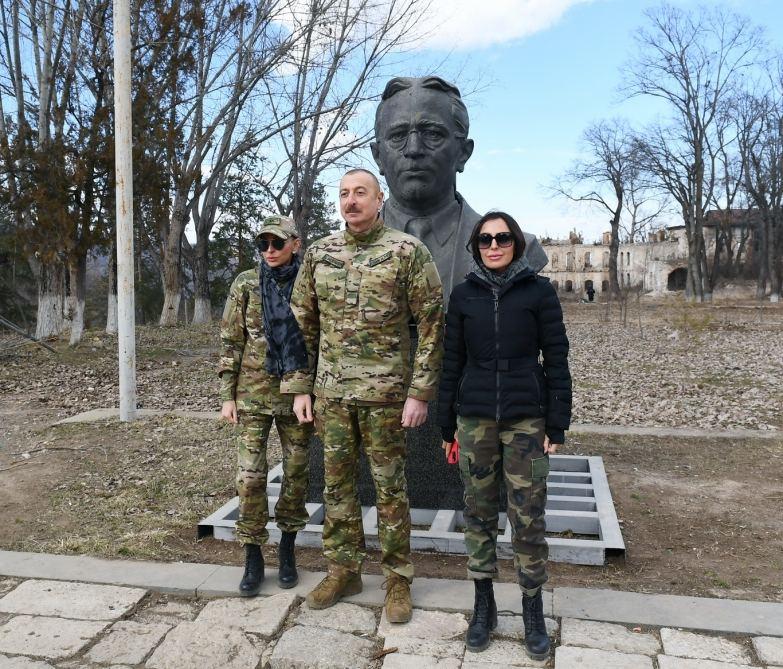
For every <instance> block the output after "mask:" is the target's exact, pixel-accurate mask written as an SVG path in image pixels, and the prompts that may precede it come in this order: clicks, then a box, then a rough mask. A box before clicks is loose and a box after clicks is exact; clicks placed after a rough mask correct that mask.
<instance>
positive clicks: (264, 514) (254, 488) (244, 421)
mask: <svg viewBox="0 0 783 669" xmlns="http://www.w3.org/2000/svg"><path fill="white" fill-rule="evenodd" d="M272 422H274V423H275V424H276V425H277V431H278V433H279V434H280V443H281V445H282V447H283V483H282V485H281V487H280V498H279V499H278V500H277V506H276V507H275V520H276V521H277V526H278V527H279V528H280V529H281V530H283V531H284V532H297V531H298V530H301V529H302V528H303V527H304V526H305V525H306V523H307V520H308V517H309V516H308V514H307V510H306V509H305V498H306V496H307V486H308V484H309V473H310V472H309V464H310V461H309V450H308V442H309V441H310V435H311V434H312V432H313V429H312V426H311V425H309V424H307V425H300V424H299V421H298V420H297V419H296V416H293V415H290V416H287V415H286V416H279V415H278V416H267V415H264V414H244V413H240V415H239V425H238V426H237V453H238V464H239V471H238V473H237V480H236V485H237V494H238V495H239V518H238V519H237V523H236V533H237V539H238V540H239V541H240V542H241V543H243V544H265V543H266V542H267V540H268V539H269V533H268V532H267V529H266V524H267V522H268V520H269V504H268V502H267V496H266V478H267V471H268V466H267V462H266V444H267V440H268V439H269V430H270V429H271V427H272Z"/></svg>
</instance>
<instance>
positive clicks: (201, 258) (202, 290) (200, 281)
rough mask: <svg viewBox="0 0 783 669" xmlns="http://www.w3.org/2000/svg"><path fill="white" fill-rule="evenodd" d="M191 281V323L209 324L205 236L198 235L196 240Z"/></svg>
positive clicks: (209, 302)
mask: <svg viewBox="0 0 783 669" xmlns="http://www.w3.org/2000/svg"><path fill="white" fill-rule="evenodd" d="M193 279H194V282H195V304H194V306H193V323H209V322H211V321H212V303H211V300H210V296H209V245H208V240H207V238H206V235H199V236H198V237H197V238H196V253H195V261H194V263H193Z"/></svg>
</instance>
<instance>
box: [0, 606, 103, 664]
mask: <svg viewBox="0 0 783 669" xmlns="http://www.w3.org/2000/svg"><path fill="white" fill-rule="evenodd" d="M108 626H109V623H108V622H107V621H94V620H65V619H64V618H50V617H43V616H16V617H15V618H11V620H9V621H8V622H7V623H6V624H5V625H3V626H2V627H0V653H11V654H13V655H22V654H25V655H33V656H35V657H44V658H46V659H49V660H60V659H64V658H66V657H69V656H71V655H75V654H76V653H78V652H79V651H80V650H82V649H83V648H84V647H85V646H87V644H89V643H91V642H92V640H93V639H94V638H95V637H96V636H98V635H99V634H100V633H101V632H102V631H103V630H104V629H106V628H107V627H108Z"/></svg>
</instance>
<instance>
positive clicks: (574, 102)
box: [368, 0, 783, 241]
mask: <svg viewBox="0 0 783 669" xmlns="http://www.w3.org/2000/svg"><path fill="white" fill-rule="evenodd" d="M655 4H656V3H651V2H645V1H642V0H481V1H478V0H435V5H436V6H438V7H441V8H443V14H442V15H441V16H443V17H444V18H442V19H441V21H440V25H439V26H438V27H437V28H435V29H434V30H433V34H432V38H431V39H430V40H429V41H428V49H427V50H425V51H421V52H419V53H418V54H416V57H415V61H414V65H413V66H414V67H415V69H416V70H417V71H422V70H424V71H426V70H427V69H428V66H429V67H431V68H432V69H436V67H435V66H436V64H438V63H443V61H444V59H445V63H443V65H442V66H441V67H439V68H437V73H438V74H441V75H442V76H445V77H446V78H451V79H456V80H457V82H458V83H459V84H461V85H462V84H463V82H464V86H465V87H467V88H470V87H472V86H473V85H474V83H475V82H476V81H484V82H485V83H486V84H488V85H487V87H486V88H485V89H484V90H483V91H482V92H481V93H479V94H475V95H471V96H469V97H468V98H467V99H466V103H467V105H468V109H469V111H470V119H471V128H470V135H471V137H472V138H473V139H474V140H475V143H476V149H475V152H474V154H473V157H472V158H471V159H470V161H468V163H467V166H466V168H465V172H464V173H463V174H462V175H460V176H459V177H458V181H457V188H458V190H459V191H460V192H461V193H462V194H463V195H464V196H465V198H466V199H467V200H468V202H469V203H470V204H471V206H472V207H473V208H474V209H475V210H476V211H478V212H483V211H486V210H487V209H490V208H498V209H504V210H507V211H508V212H509V213H511V214H512V215H514V216H515V217H516V218H517V219H518V220H519V221H520V223H521V224H522V226H523V227H524V228H526V229H528V230H530V231H531V232H534V233H536V234H538V235H544V234H548V235H549V236H553V237H563V236H566V235H567V233H568V231H569V230H570V229H571V228H573V227H576V228H577V229H579V230H580V231H582V232H584V233H585V241H593V240H595V239H597V238H599V236H600V233H601V231H602V230H604V229H607V228H608V225H607V221H608V216H607V215H606V213H601V212H597V211H591V210H589V209H586V208H582V207H577V206H569V205H567V204H565V203H563V202H562V201H561V200H558V199H552V198H551V197H550V196H549V195H548V193H547V191H546V188H545V186H546V185H548V184H551V183H552V181H553V179H554V178H555V176H556V175H557V174H559V173H561V172H562V171H563V170H565V169H566V168H567V167H568V165H569V164H570V163H571V162H572V161H573V160H574V158H576V157H577V156H578V155H579V144H580V136H581V134H582V132H583V130H584V129H585V127H587V126H588V125H589V124H590V123H591V122H593V121H596V120H599V119H602V118H610V117H613V116H622V117H625V118H627V119H628V120H629V121H630V122H631V124H633V125H637V124H638V125H643V124H644V122H646V121H648V120H650V118H651V106H650V104H649V102H642V101H638V100H637V101H626V100H623V99H622V96H621V95H620V94H619V93H618V90H617V89H618V84H619V82H620V79H621V74H622V73H621V69H622V66H623V64H624V63H625V62H626V61H627V60H628V58H629V56H630V55H631V49H632V47H633V41H632V36H633V34H634V32H635V31H636V29H637V28H638V27H639V26H641V25H643V24H644V23H645V17H644V14H643V12H644V10H645V9H646V8H649V7H651V6H655ZM677 4H681V5H685V6H689V7H696V6H697V3H696V2H691V1H689V0H680V1H679V2H678V3H677ZM702 4H704V3H702ZM706 4H707V5H717V4H721V5H724V6H727V7H730V8H731V9H734V10H736V11H737V12H739V13H741V14H744V15H746V16H748V17H750V18H751V19H752V20H753V21H754V22H755V23H757V24H759V25H761V26H763V27H764V28H766V30H767V36H768V38H769V39H770V41H771V42H772V43H773V44H775V45H776V46H777V47H779V48H783V0H728V1H724V2H718V1H717V0H712V2H709V1H708V2H707V3H706ZM400 74H407V73H406V72H400ZM368 155H369V151H368ZM672 222H674V223H676V221H672Z"/></svg>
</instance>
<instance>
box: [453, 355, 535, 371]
mask: <svg viewBox="0 0 783 669" xmlns="http://www.w3.org/2000/svg"><path fill="white" fill-rule="evenodd" d="M468 365H469V366H471V367H479V368H480V369H487V370H489V371H491V372H494V371H495V370H497V371H498V372H508V371H509V370H512V369H533V368H535V367H538V358H531V357H524V358H493V359H492V360H476V359H475V358H470V360H468Z"/></svg>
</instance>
